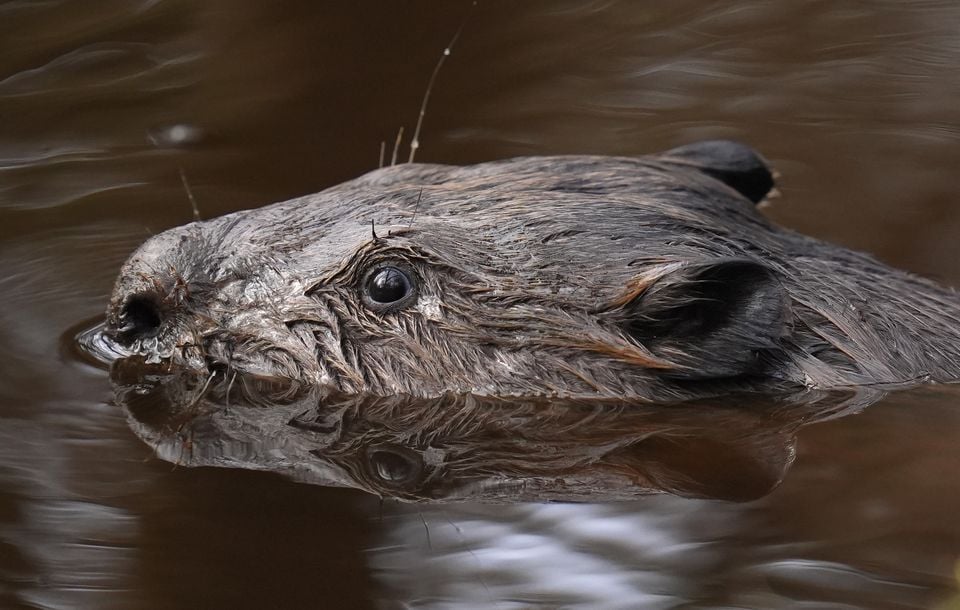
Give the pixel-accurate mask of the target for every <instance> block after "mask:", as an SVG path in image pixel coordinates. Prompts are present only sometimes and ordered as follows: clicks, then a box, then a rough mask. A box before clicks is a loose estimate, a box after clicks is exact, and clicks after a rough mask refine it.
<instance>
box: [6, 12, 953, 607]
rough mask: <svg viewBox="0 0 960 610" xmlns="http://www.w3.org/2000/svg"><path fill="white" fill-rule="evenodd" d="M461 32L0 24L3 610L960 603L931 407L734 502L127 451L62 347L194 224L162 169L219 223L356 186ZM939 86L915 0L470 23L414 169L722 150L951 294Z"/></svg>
mask: <svg viewBox="0 0 960 610" xmlns="http://www.w3.org/2000/svg"><path fill="white" fill-rule="evenodd" d="M661 5H662V6H661ZM466 12H467V5H466V4H464V3H453V2H403V3H385V2H361V3H339V4H333V3H316V2H305V1H303V2H300V1H291V2H284V3H253V2H238V1H235V2H229V3H228V2H224V1H220V2H217V1H211V2H206V3H193V2H187V1H185V0H142V1H140V2H136V1H131V0H122V1H121V0H111V1H105V2H98V3H96V4H91V3H89V2H81V1H79V0H43V1H26V0H22V1H18V0H13V1H7V2H3V3H0V358H2V363H3V364H2V367H0V608H11V609H19V608H71V609H72V608H97V609H100V608H108V609H109V608H145V609H155V608H156V609H159V608H211V609H218V608H223V609H226V608H230V609H235V608H258V609H259V608H283V609H287V608H333V607H335V608H367V607H385V608H399V607H408V606H417V607H464V608H471V607H476V608H486V607H499V608H523V607H530V606H536V605H540V606H542V607H558V606H569V605H575V604H577V603H580V604H583V605H585V606H586V607H598V608H680V607H682V608H703V607H724V608H729V607H737V608H929V607H942V608H953V607H960V595H958V592H957V591H958V589H957V580H956V578H955V576H954V573H955V568H956V565H957V561H958V559H960V519H958V517H957V515H960V477H958V476H957V475H958V472H960V443H958V442H957V441H958V439H960V401H958V398H960V393H958V391H957V390H955V389H950V388H947V389H925V390H920V391H916V392H911V393H906V394H898V395H894V396H892V397H890V398H888V399H887V400H885V401H883V402H881V403H879V404H876V405H874V406H872V407H870V408H869V409H867V410H866V411H865V412H863V413H861V414H859V415H855V416H850V417H845V418H842V419H836V420H832V421H828V422H825V423H819V424H816V425H812V426H808V427H806V428H803V429H802V430H801V431H800V434H799V442H798V446H797V458H796V461H795V463H794V465H793V467H792V468H791V469H790V470H789V471H788V473H787V476H786V479H785V481H784V483H783V484H782V486H780V487H779V488H778V489H777V490H776V491H775V492H774V493H772V494H770V495H768V496H766V497H764V498H762V499H760V500H756V501H753V502H749V503H745V504H743V503H740V504H734V503H727V502H721V501H716V500H690V499H683V498H678V497H674V496H657V497H650V498H646V499H641V500H635V501H630V502H619V503H613V504H552V505H543V504H515V505H506V506H503V505H497V506H490V505H483V504H469V503H467V504H445V505H423V506H416V507H412V506H406V505H398V504H395V503H392V502H386V503H384V504H383V505H382V506H381V505H380V502H379V501H378V500H377V499H376V498H374V497H372V496H369V495H366V494H363V493H361V492H357V491H351V490H344V489H333V488H324V487H319V486H309V485H302V484H295V483H291V482H289V481H287V480H285V479H283V478H281V477H278V476H275V475H268V474H259V473H255V472H248V471H240V470H227V469H203V468H197V469H188V468H174V467H172V466H171V465H169V464H167V463H165V462H161V461H159V460H158V459H156V458H154V457H153V456H152V452H151V451H150V449H149V448H148V447H147V446H146V445H144V444H142V443H141V442H140V441H139V440H138V439H137V438H136V437H135V436H134V434H133V433H132V432H131V431H130V429H129V427H128V424H127V421H126V417H125V415H124V413H123V411H122V410H121V409H120V408H119V407H117V406H114V405H113V404H111V399H112V391H111V388H110V384H109V381H108V379H107V375H106V373H104V372H102V371H101V370H99V369H97V368H94V367H91V366H89V365H88V364H85V363H84V362H83V361H82V360H81V359H80V358H79V357H78V356H77V354H76V352H75V351H74V349H73V348H72V337H73V336H74V334H75V333H76V328H77V325H78V324H80V323H82V322H83V321H85V320H87V319H89V318H91V317H93V316H96V315H99V314H100V313H101V312H102V311H103V309H104V305H105V302H106V297H107V294H108V292H109V290H110V286H111V282H112V279H113V277H114V275H115V273H116V271H117V269H118V267H119V265H120V263H121V262H122V261H123V259H124V258H125V257H126V255H127V254H128V253H129V252H130V251H131V250H132V249H133V248H134V247H135V246H136V245H137V244H138V243H139V242H140V241H142V240H143V239H144V238H145V237H146V236H147V235H149V234H151V233H155V232H158V231H160V230H163V229H165V228H167V227H170V226H174V225H177V224H181V223H184V222H187V221H188V220H190V214H191V212H190V204H189V201H188V199H187V196H186V194H185V192H184V188H183V186H182V184H181V179H180V173H179V172H180V169H181V168H182V169H183V171H184V172H185V174H186V176H187V177H188V179H189V182H190V184H191V186H192V189H193V192H194V194H195V196H196V199H197V201H198V203H199V206H200V210H201V213H202V214H203V216H204V217H212V216H215V215H219V214H222V213H225V212H229V211H233V210H237V209H242V208H248V207H254V206H258V205H261V204H264V203H268V202H271V201H276V200H280V199H284V198H287V197H290V196H294V195H299V194H303V193H307V192H312V191H316V190H319V189H321V188H323V187H326V186H329V185H332V184H334V183H336V182H339V181H341V180H344V179H347V178H350V177H353V176H355V175H357V174H359V173H362V172H364V171H366V170H369V169H372V168H374V167H375V166H376V165H377V162H378V157H379V150H380V143H381V142H382V141H388V142H392V140H393V138H394V136H395V134H396V131H397V129H398V127H400V126H401V125H404V126H406V128H407V130H408V131H407V133H409V130H410V129H411V128H412V127H413V124H414V122H415V120H416V113H417V109H418V105H419V102H420V98H421V96H422V94H423V91H424V87H425V84H426V81H427V79H428V77H429V74H430V71H431V70H432V69H433V66H434V64H435V62H436V60H437V59H438V57H439V52H440V50H441V49H442V48H443V47H444V46H445V45H446V44H447V42H448V41H449V39H450V37H451V36H452V34H453V32H454V31H456V29H457V27H458V25H459V24H460V22H461V19H462V17H463V15H464V14H465V13H466ZM958 65H960V5H958V4H956V3H955V2H949V1H942V0H938V1H915V2H910V3H899V2H886V1H881V0H876V1H874V2H859V3H827V2H813V1H806V2H793V3H783V2H781V3H774V2H767V1H753V2H736V3H704V2H693V1H683V2H671V3H638V2H620V3H615V2H549V3H548V2H537V3H533V2H531V3H522V4H521V3H505V2H486V3H482V4H481V5H480V6H479V7H478V8H477V9H476V10H474V11H473V14H472V16H471V17H470V18H469V21H468V23H467V26H466V28H465V30H464V33H463V36H462V37H461V39H460V41H459V43H458V46H457V47H456V49H455V50H454V53H453V55H452V56H451V57H450V58H449V61H448V62H447V64H446V66H445V67H444V71H443V72H442V73H441V74H440V78H439V81H438V84H437V88H436V90H435V91H434V94H433V98H432V101H431V107H430V110H429V112H428V114H427V119H426V124H425V128H424V132H423V134H422V138H421V140H422V149H421V151H420V153H419V154H418V159H419V160H423V161H435V162H447V163H465V162H471V161H481V160H488V159H493V158H500V157H507V156H512V155H519V154H550V153H580V152H582V153H602V154H640V153H645V152H653V151H658V150H661V149H665V148H668V147H671V146H674V145H678V144H681V143H685V142H689V141H691V140H695V139H701V138H715V137H731V138H736V139H740V140H743V141H746V142H749V143H751V144H753V145H754V146H756V147H757V148H759V149H760V150H761V151H763V152H764V153H765V154H766V155H767V157H768V158H769V159H771V160H772V161H773V162H774V164H775V165H776V166H777V167H778V168H779V170H780V172H781V174H782V179H781V183H780V190H781V191H782V193H783V197H782V198H781V199H779V200H777V201H776V205H775V206H774V207H773V208H772V209H771V210H770V211H769V213H770V214H771V215H772V216H773V217H775V218H776V219H777V220H778V221H780V222H782V223H783V224H785V225H787V226H790V227H793V228H796V229H798V230H801V231H803V232H806V233H810V234H813V235H816V236H819V237H824V238H827V239H830V240H833V241H836V242H839V243H843V244H845V245H848V246H852V247H856V248H860V249H866V250H870V251H872V252H874V253H876V254H878V255H879V256H880V257H881V258H883V259H885V260H886V261H888V262H890V263H892V264H895V265H898V266H901V267H905V268H909V269H912V270H914V271H917V272H919V273H923V274H926V275H929V276H933V277H938V278H940V279H942V280H943V281H945V282H948V283H952V284H955V285H957V284H960V257H958V253H960V246H958V243H960V241H958V239H957V237H958V236H960V209H958V208H957V206H956V203H955V202H956V201H957V196H958V194H960V174H958V172H957V168H958V165H960V103H958V99H960V70H958V69H957V67H958ZM388 149H389V146H388Z"/></svg>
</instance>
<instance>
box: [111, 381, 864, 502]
mask: <svg viewBox="0 0 960 610" xmlns="http://www.w3.org/2000/svg"><path fill="white" fill-rule="evenodd" d="M141 373H142V371H141ZM113 378H114V382H115V384H116V389H117V397H118V399H119V401H120V403H121V404H122V405H123V406H124V407H125V408H126V409H127V412H128V413H129V415H130V416H131V422H132V425H133V428H134V430H135V431H136V432H137V434H138V435H140V436H141V438H143V439H144V440H145V441H147V442H148V443H149V444H151V445H152V446H153V447H154V448H155V449H156V451H157V453H158V454H159V455H160V456H161V457H162V458H164V459H166V460H169V461H173V462H175V463H178V464H181V465H188V466H204V465H207V466H231V467H239V468H247V469H256V470H266V471H273V472H278V473H282V474H285V475H288V476H292V477H293V478H295V479H298V480H301V481H304V482H310V483H315V484H322V485H332V486H345V487H353V488H358V489H362V490H365V491H368V492H370V493H373V494H376V495H380V496H384V497H391V498H397V499H401V500H406V501H420V500H431V501H443V500H447V501H456V500H467V499H470V500H484V501H495V502H510V501H528V500H559V501H587V500H589V501H601V500H603V501H606V500H618V499H627V498H630V497H634V496H636V495H638V494H647V493H655V492H670V493H674V494H678V495H684V496H693V497H708V498H717V499H725V500H737V501H743V500H750V499H754V498H758V497H761V496H763V495H765V494H767V493H769V492H770V491H771V490H772V489H774V488H775V487H776V485H777V484H778V483H779V482H780V480H781V479H782V478H783V476H784V474H785V472H786V470H787V468H788V467H789V465H790V463H791V462H792V460H793V457H794V439H795V433H796V431H797V430H798V429H799V428H800V427H801V426H804V425H807V424H810V423H814V422H817V421H822V420H824V419H826V418H830V417H836V416H838V415H842V414H845V413H848V412H851V411H854V410H857V409H858V408H860V407H861V406H862V405H863V403H864V400H865V398H866V397H865V396H864V395H862V394H852V393H839V392H832V393H826V392H823V393H818V392H811V393H809V394H807V395H805V396H804V401H803V402H800V401H798V400H797V399H796V397H795V396H794V397H793V398H788V397H786V396H784V397H781V398H779V399H778V398H773V399H771V398H769V397H768V398H765V399H763V400H762V401H761V400H759V399H758V398H757V397H756V396H754V397H752V398H750V397H748V396H741V397H728V398H725V399H712V400H709V401H696V402H687V403H680V404H674V405H650V404H635V403H634V404H630V403H626V402H622V401H615V400H558V399H550V400H547V399H502V398H491V397H478V396H472V395H456V394H447V395H444V396H441V397H438V398H432V399H411V398H407V397H400V396H392V397H377V396H370V395H366V396H358V395H345V394H333V395H323V394H322V393H321V391H319V390H318V389H317V388H311V387H301V386H294V385H286V386H283V387H278V386H276V385H275V384H274V383H273V382H270V383H269V384H264V382H262V381H258V380H256V379H244V380H240V379H233V380H229V381H228V380H220V381H216V382H213V383H211V382H210V380H209V379H203V378H197V377H192V376H190V375H187V374H184V375H156V376H154V377H152V378H151V377H149V376H144V375H142V374H139V375H138V374H137V373H136V371H135V370H134V369H133V368H131V367H129V366H123V365H118V366H115V367H114V372H113Z"/></svg>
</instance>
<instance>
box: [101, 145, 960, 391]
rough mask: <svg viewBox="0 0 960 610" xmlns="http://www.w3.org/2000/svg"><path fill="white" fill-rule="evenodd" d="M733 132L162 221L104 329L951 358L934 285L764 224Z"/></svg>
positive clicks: (476, 352) (934, 371) (473, 384)
mask: <svg viewBox="0 0 960 610" xmlns="http://www.w3.org/2000/svg"><path fill="white" fill-rule="evenodd" d="M772 175H773V174H772V172H771V169H770V167H769V165H768V164H767V162H766V161H765V160H764V159H763V158H762V157H761V156H760V155H759V154H758V153H757V152H756V151H754V150H752V149H751V148H750V147H748V146H746V145H744V144H740V143H737V142H727V141H710V142H701V143H696V144H690V145H687V146H683V147H680V148H677V149H673V150H669V151H667V152H664V153H660V154H654V155H650V156H644V157H636V158H627V157H603V156H552V157H523V158H515V159H509V160H501V161H494V162H488V163H480V164H477V165H471V166H465V167H455V166H445V165H434V164H419V163H418V164H413V163H411V164H402V165H396V166H391V167H385V168H381V169H378V170H375V171H372V172H370V173H368V174H366V175H363V176H361V177H359V178H356V179H354V180H350V181H348V182H345V183H343V184H340V185H337V186H334V187H332V188H329V189H327V190H325V191H322V192H320V193H317V194H313V195H308V196H305V197H300V198H297V199H293V200H290V201H285V202H282V203H277V204H274V205H270V206H267V207H263V208H260V209H256V210H250V211H242V212H237V213H233V214H229V215H226V216H223V217H220V218H215V219H212V220H207V221H203V222H193V223H191V224H188V225H185V226H182V227H178V228H174V229H171V230H168V231H166V232H164V233H161V234H159V235H156V236H154V237H152V238H151V239H149V240H148V241H147V242H146V243H144V244H143V245H142V246H141V247H140V248H139V249H138V250H137V251H136V252H135V253H134V254H133V255H132V256H131V257H130V259H129V260H128V261H127V262H126V263H125V264H124V266H123V268H122V271H121V272H120V276H119V279H118V280H117V282H116V286H115V288H114V291H113V295H112V298H111V301H110V305H109V309H108V312H107V321H106V329H107V330H106V332H107V334H108V335H109V336H110V337H112V338H113V339H114V340H115V341H116V342H117V343H118V344H119V345H120V346H122V347H123V349H124V350H125V352H126V353H127V354H130V355H136V356H138V357H140V358H143V359H145V360H146V361H147V362H154V363H156V362H162V363H165V364H168V365H171V366H177V367H181V368H184V369H187V370H193V371H200V372H202V373H203V374H204V375H208V376H209V380H214V381H216V382H218V383H219V382H226V380H228V379H234V378H236V376H238V375H239V376H248V377H253V378H257V379H287V380H295V381H297V382H301V383H307V384H311V385H315V386H317V387H321V388H326V389H327V390H329V391H330V392H336V393H340V394H346V395H361V394H362V395H370V396H380V397H389V396H408V397H412V398H420V399H430V398H438V397H442V396H445V395H449V394H470V395H475V396H492V397H506V398H509V397H513V398H524V399H526V398H533V397H554V398H574V399H578V398H600V399H607V398H616V399H621V400H628V401H634V402H647V403H650V402H655V403H662V402H676V401H683V400H692V399H698V398H703V397H708V396H721V395H725V394H729V393H731V392H760V393H765V394H773V393H784V392H788V393H789V392H803V391H807V390H810V389H831V388H851V387H857V386H878V385H884V386H886V385H898V384H900V385H909V384H913V383H918V382H921V381H944V382H945V381H952V380H955V379H957V378H958V376H960V347H958V343H957V333H958V328H960V319H958V316H960V302H958V300H957V298H956V295H955V294H954V292H953V291H951V290H950V289H947V288H944V287H941V286H939V285H937V284H936V283H934V282H932V281H928V280H926V279H923V278H920V277H917V276H915V275H911V274H910V273H907V272H904V271H900V270H896V269H893V268H891V267H889V266H886V265H884V264H882V263H880V262H878V261H877V260H875V259H874V258H872V257H870V256H868V255H866V254H862V253H859V252H854V251H851V250H848V249H845V248H842V247H838V246H836V245H831V244H829V243H825V242H822V241H818V240H816V239H813V238H811V237H807V236H804V235H800V234H798V233H795V232H792V231H790V230H787V229H784V228H781V227H779V226H776V225H775V224H774V223H772V222H771V221H770V220H768V219H767V218H765V217H764V216H763V215H762V213H761V211H760V210H759V209H758V205H757V204H758V203H759V202H761V201H762V200H763V199H764V198H765V197H766V196H767V195H768V194H769V193H770V191H771V189H772V188H773V178H772Z"/></svg>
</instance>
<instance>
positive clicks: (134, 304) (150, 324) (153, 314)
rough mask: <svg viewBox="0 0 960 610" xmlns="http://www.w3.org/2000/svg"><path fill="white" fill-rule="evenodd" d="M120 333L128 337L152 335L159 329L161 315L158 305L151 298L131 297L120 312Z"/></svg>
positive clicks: (136, 337)
mask: <svg viewBox="0 0 960 610" xmlns="http://www.w3.org/2000/svg"><path fill="white" fill-rule="evenodd" d="M120 323H121V328H120V332H121V334H122V335H123V336H124V337H126V338H129V339H142V338H147V337H153V336H155V335H156V334H157V332H158V331H159V330H160V324H161V323H163V317H162V316H161V314H160V307H159V306H158V305H157V303H156V301H154V300H153V299H152V298H150V297H147V296H143V295H139V296H134V297H131V298H130V299H129V300H128V301H127V302H126V304H125V305H124V306H123V309H122V310H121V312H120Z"/></svg>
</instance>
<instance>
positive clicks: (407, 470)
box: [366, 447, 423, 487]
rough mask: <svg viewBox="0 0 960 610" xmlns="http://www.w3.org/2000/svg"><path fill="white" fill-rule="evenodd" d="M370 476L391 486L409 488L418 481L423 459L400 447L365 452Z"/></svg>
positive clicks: (373, 449)
mask: <svg viewBox="0 0 960 610" xmlns="http://www.w3.org/2000/svg"><path fill="white" fill-rule="evenodd" d="M366 453H367V469H368V470H369V471H370V474H371V475H373V476H374V477H376V478H377V479H378V480H380V481H381V482H382V483H386V484H388V485H391V486H396V487H400V486H404V487H405V486H410V485H412V484H415V483H417V482H418V481H419V480H420V477H421V474H422V473H423V458H422V457H421V456H420V454H419V453H417V452H415V451H411V450H409V449H405V448H402V447H376V448H372V449H368V450H367V452H366Z"/></svg>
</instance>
